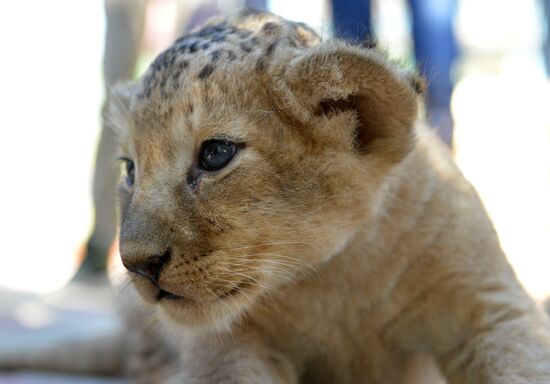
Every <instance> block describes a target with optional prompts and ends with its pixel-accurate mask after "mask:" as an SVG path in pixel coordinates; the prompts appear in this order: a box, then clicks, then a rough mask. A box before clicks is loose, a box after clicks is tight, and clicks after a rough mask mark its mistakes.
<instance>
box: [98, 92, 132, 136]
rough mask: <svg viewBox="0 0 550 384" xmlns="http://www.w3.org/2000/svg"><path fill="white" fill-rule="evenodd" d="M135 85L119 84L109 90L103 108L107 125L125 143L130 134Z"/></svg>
mask: <svg viewBox="0 0 550 384" xmlns="http://www.w3.org/2000/svg"><path fill="white" fill-rule="evenodd" d="M133 88H134V85H133V84H131V83H118V84H116V85H115V86H113V87H111V88H109V90H108V93H107V101H106V103H105V105H104V107H103V119H104V121H105V123H106V125H107V126H108V127H109V128H110V129H112V130H113V131H114V132H115V134H116V135H117V136H118V139H119V141H123V140H124V138H125V137H126V135H127V134H128V119H129V116H130V103H131V100H132V95H133Z"/></svg>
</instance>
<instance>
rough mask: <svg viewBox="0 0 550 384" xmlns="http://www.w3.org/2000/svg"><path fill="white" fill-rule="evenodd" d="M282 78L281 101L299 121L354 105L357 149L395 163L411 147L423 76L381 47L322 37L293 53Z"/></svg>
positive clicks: (306, 120) (352, 107) (349, 108)
mask: <svg viewBox="0 0 550 384" xmlns="http://www.w3.org/2000/svg"><path fill="white" fill-rule="evenodd" d="M283 78H284V80H283V84H281V85H280V86H279V90H280V91H281V92H283V93H284V95H283V98H282V100H283V101H282V103H283V104H284V105H283V106H282V107H283V108H285V107H286V109H287V110H288V111H291V113H292V115H293V117H294V118H297V119H298V120H299V121H300V123H302V124H308V122H311V121H313V120H314V119H315V118H316V117H318V116H319V114H324V115H326V114H327V113H334V112H335V111H336V112H339V111H342V110H353V111H355V112H356V115H357V121H358V124H357V127H356V131H355V148H356V150H357V151H358V152H359V153H363V154H366V155H376V156H377V157H378V158H383V159H384V160H386V161H387V162H389V163H395V162H398V161H400V160H401V159H402V158H403V157H404V156H405V155H406V154H407V153H408V152H409V151H410V149H411V148H412V145H413V143H414V131H413V123H414V121H415V120H416V118H417V110H418V93H419V92H420V91H421V89H422V86H421V81H420V80H416V79H417V78H416V77H414V78H412V77H411V76H409V75H407V74H405V73H404V71H403V70H401V69H400V68H398V67H397V66H395V65H393V64H391V63H390V62H389V61H388V60H387V59H385V58H384V57H383V55H382V54H381V53H379V52H377V51H375V50H372V49H364V48H360V47H355V46H349V45H347V44H346V43H344V42H341V41H329V42H325V43H321V44H319V45H317V46H315V47H312V48H310V49H308V50H307V51H305V53H304V54H302V55H300V56H298V57H296V58H294V59H293V60H292V61H291V62H290V63H289V65H288V66H287V68H286V71H285V73H284V75H283ZM412 79H415V81H411V80H412Z"/></svg>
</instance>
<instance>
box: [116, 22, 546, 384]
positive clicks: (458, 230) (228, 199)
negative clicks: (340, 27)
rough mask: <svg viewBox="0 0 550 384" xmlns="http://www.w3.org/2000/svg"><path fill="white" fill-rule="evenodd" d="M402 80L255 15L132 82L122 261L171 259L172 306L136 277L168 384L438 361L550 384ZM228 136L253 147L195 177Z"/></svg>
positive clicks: (400, 376) (469, 192)
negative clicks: (166, 349) (169, 353)
mask: <svg viewBox="0 0 550 384" xmlns="http://www.w3.org/2000/svg"><path fill="white" fill-rule="evenodd" d="M212 25H217V24H212ZM228 28H229V29H228ZM231 28H233V29H231ZM216 36H217V37H216ZM194 43H196V45H195V48H194V49H193V48H191V46H192V44H194ZM178 44H179V46H182V45H184V46H185V47H186V48H185V49H178ZM243 46H244V48H243ZM191 51H192V52H191ZM213 52H218V53H213ZM184 63H185V64H184ZM410 79H411V77H410V76H409V75H407V74H405V73H404V72H403V71H402V70H401V69H400V68H398V67H397V66H394V65H393V64H391V63H390V62H388V61H387V60H386V59H385V57H384V56H383V55H382V54H380V53H379V52H377V51H375V50H372V49H364V48H360V47H355V46H350V45H348V44H346V43H343V42H339V41H327V42H322V43H321V42H319V39H318V38H317V36H316V35H315V34H314V33H313V32H311V30H310V29H308V28H307V27H305V26H303V25H299V24H295V23H289V22H286V21H284V20H282V19H279V18H277V17H275V16H272V15H264V14H250V15H245V16H242V17H240V18H236V19H233V20H230V21H227V22H225V24H223V27H220V28H219V31H218V32H216V31H214V32H211V33H203V35H201V32H200V31H198V32H196V33H195V34H194V35H192V36H191V37H189V38H187V40H185V39H184V40H183V43H182V42H180V43H177V44H176V45H174V47H172V48H171V49H170V50H169V51H168V52H167V53H165V54H163V55H161V56H160V57H159V58H158V59H157V60H156V61H155V63H154V64H153V65H152V67H151V68H150V70H149V71H148V72H147V73H146V74H145V76H144V78H143V79H142V80H141V81H140V82H139V83H138V84H137V85H135V86H134V87H133V88H132V90H131V93H130V95H131V97H130V99H129V100H128V109H127V111H122V112H120V114H119V117H120V116H124V118H125V120H126V122H127V126H126V128H125V130H124V131H123V134H122V135H121V148H122V152H123V153H122V154H123V155H124V156H125V157H128V158H130V159H132V160H134V161H135V163H136V182H135V185H134V187H133V188H131V187H128V186H127V185H125V184H124V183H122V184H121V188H120V190H121V201H122V204H121V206H122V210H121V211H122V212H121V230H120V251H121V256H122V260H123V262H124V263H125V264H126V265H131V264H133V263H136V262H139V261H143V260H145V259H146V258H148V257H151V256H156V255H162V254H164V253H165V252H166V251H167V250H169V251H170V259H169V261H168V263H167V264H166V265H165V266H164V267H163V269H162V271H161V273H160V280H159V286H160V287H161V288H162V289H163V290H166V291H169V292H171V293H173V294H176V295H179V296H181V297H182V298H181V299H179V300H166V299H161V300H160V301H159V300H157V299H156V295H157V294H158V292H159V289H158V288H157V287H155V286H154V285H153V284H151V282H150V281H149V280H148V279H146V278H144V277H142V276H139V275H136V274H133V273H129V275H128V277H129V278H131V280H132V282H133V286H134V287H135V288H136V289H137V290H138V291H139V292H140V294H141V297H142V299H143V300H144V302H143V303H141V302H140V301H138V302H136V303H135V305H136V306H137V307H141V306H146V307H147V308H148V309H147V311H149V312H150V313H151V314H150V316H151V317H152V318H155V319H160V322H159V328H160V330H161V332H162V333H163V334H164V336H163V337H165V338H166V339H167V340H170V343H171V344H172V345H173V346H174V348H176V350H177V351H178V353H179V354H180V357H181V359H180V364H181V365H180V366H179V368H178V369H179V372H178V373H177V374H175V375H174V376H173V377H172V379H171V380H168V382H170V383H186V384H191V383H197V384H199V383H201V384H206V383H222V382H223V383H382V384H389V383H401V382H428V380H430V379H428V378H427V377H428V376H423V374H424V373H422V372H421V371H422V370H423V369H424V368H423V367H425V368H426V369H428V367H429V366H430V363H429V361H430V360H431V359H433V361H435V362H436V363H437V366H438V367H439V369H440V370H441V372H442V373H443V375H444V376H445V377H446V378H447V380H448V382H450V383H515V384H520V383H550V334H549V329H548V323H547V320H546V318H545V316H544V315H543V314H542V313H541V312H540V311H539V310H538V309H537V307H536V306H535V304H534V303H533V302H532V300H531V299H530V298H529V297H528V296H527V294H526V293H525V292H524V290H523V288H522V287H521V286H520V284H519V283H518V282H517V280H516V277H515V276H514V273H513V271H512V269H511V268H510V266H509V265H508V263H507V261H506V259H505V257H504V255H503V254H502V251H501V249H500V247H499V244H498V240H497V237H496V234H495V232H494V230H493V227H492V225H491V223H490V221H489V219H488V217H487V214H486V212H485V210H484V208H483V206H482V204H481V202H480V200H479V198H478V196H477V194H476V192H475V191H474V189H473V188H472V187H471V186H470V184H468V182H467V181H465V180H464V178H463V176H462V175H461V173H460V172H459V171H458V169H457V168H456V166H455V164H454V163H453V161H452V160H451V158H450V155H449V152H448V150H447V149H446V148H444V147H443V146H442V144H440V142H439V141H438V140H437V139H436V138H435V137H434V135H433V134H432V133H431V132H430V131H429V130H427V129H426V128H424V127H423V126H422V123H421V122H419V121H417V104H418V96H417V94H416V92H415V89H416V90H418V89H419V86H418V84H419V83H418V82H417V81H416V80H412V82H411V80H410ZM222 136H223V137H227V138H230V139H231V140H233V141H235V142H240V143H245V144H246V145H245V146H244V148H242V149H240V150H239V152H238V153H237V155H236V156H235V158H234V159H233V160H232V161H231V162H230V164H229V165H228V166H227V167H225V168H224V169H222V170H220V171H217V172H214V173H209V172H206V171H200V170H198V168H197V167H198V166H197V157H198V150H199V148H200V147H201V143H202V142H204V141H205V140H207V139H210V138H214V137H222ZM123 292H125V291H123ZM145 303H147V304H145ZM427 361H428V362H427ZM419 369H420V371H419ZM429 369H432V372H433V366H432V367H431V368H429ZM425 374H426V375H428V373H425ZM422 377H424V378H425V379H424V380H423V379H422Z"/></svg>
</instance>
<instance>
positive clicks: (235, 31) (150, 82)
mask: <svg viewBox="0 0 550 384" xmlns="http://www.w3.org/2000/svg"><path fill="white" fill-rule="evenodd" d="M319 42H320V39H319V37H318V36H317V34H316V33H315V32H314V31H313V30H312V29H310V28H309V27H307V26H306V25H305V24H301V23H294V22H290V21H287V20H284V19H282V18H280V17H278V16H275V15H272V14H268V13H247V14H240V15H238V16H236V17H234V18H229V19H218V20H213V21H211V22H209V23H208V24H207V25H206V26H204V27H203V28H201V29H198V30H195V31H193V32H192V33H190V34H188V35H185V36H183V37H181V38H179V39H178V40H176V41H175V42H174V44H173V45H172V46H171V47H169V48H168V49H167V50H165V51H164V52H163V53H161V54H160V55H159V56H158V57H157V58H156V59H155V60H154V61H153V63H152V64H151V65H150V67H149V68H148V70H147V71H146V73H145V74H144V76H143V77H142V78H141V79H140V81H139V83H138V86H137V93H136V96H137V97H136V98H137V102H138V103H142V102H146V101H147V102H155V101H157V102H158V101H165V100H167V99H171V98H173V97H174V96H176V95H177V94H178V92H179V91H181V90H182V89H185V88H186V87H188V86H189V85H190V84H191V83H195V82H198V83H207V82H211V81H213V77H215V76H214V75H216V72H227V71H228V70H230V69H231V68H235V67H237V68H238V69H239V72H240V73H244V72H247V71H246V69H247V68H248V69H258V68H259V67H261V66H262V58H264V60H265V56H270V55H271V54H272V53H273V50H274V47H275V45H277V46H282V45H285V46H287V47H294V48H305V47H308V46H312V45H314V44H317V43H319ZM260 69H261V68H260Z"/></svg>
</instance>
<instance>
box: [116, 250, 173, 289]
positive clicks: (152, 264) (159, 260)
mask: <svg viewBox="0 0 550 384" xmlns="http://www.w3.org/2000/svg"><path fill="white" fill-rule="evenodd" d="M169 260H170V251H169V250H168V251H166V252H164V254H163V255H154V256H149V257H146V258H145V259H138V258H132V259H130V260H128V259H125V258H123V259H122V264H124V267H126V269H127V270H129V271H131V272H134V273H136V274H138V275H141V276H143V277H146V278H148V279H149V280H150V281H151V282H152V283H153V284H155V285H156V286H158V285H159V277H160V273H161V271H162V269H163V267H164V266H165V265H166V264H167V263H168V261H169Z"/></svg>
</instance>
